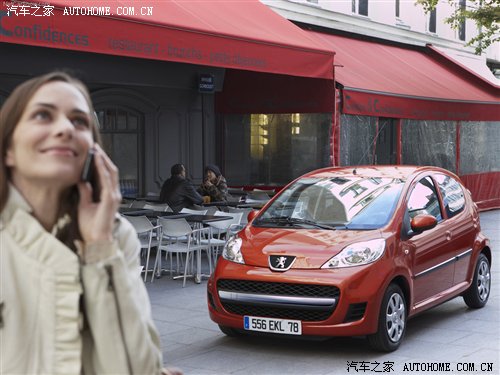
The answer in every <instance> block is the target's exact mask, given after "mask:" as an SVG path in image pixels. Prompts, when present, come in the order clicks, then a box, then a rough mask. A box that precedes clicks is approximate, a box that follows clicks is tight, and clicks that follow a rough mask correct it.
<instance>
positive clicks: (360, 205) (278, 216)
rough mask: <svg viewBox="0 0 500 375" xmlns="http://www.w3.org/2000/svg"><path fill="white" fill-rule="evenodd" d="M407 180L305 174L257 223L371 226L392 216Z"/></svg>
mask: <svg viewBox="0 0 500 375" xmlns="http://www.w3.org/2000/svg"><path fill="white" fill-rule="evenodd" d="M403 185H404V181H403V180H402V179H396V178H387V177H362V176H355V175H353V176H339V177H331V176H330V177H314V178H310V177H308V178H301V179H299V180H297V181H295V182H294V183H293V184H292V185H290V186H289V187H288V188H287V189H286V190H284V191H283V192H282V193H281V194H280V195H279V197H277V199H276V200H275V201H273V202H272V204H271V205H270V206H269V207H267V209H266V210H265V211H263V212H262V213H261V214H260V215H259V218H258V219H257V220H255V221H254V225H257V226H265V227H276V226H300V227H304V226H305V227H316V228H322V229H356V230H369V229H378V228H381V227H383V226H384V225H386V224H387V223H388V222H389V219H390V218H391V217H392V214H393V212H394V209H395V206H396V203H397V201H398V199H399V196H400V194H401V190H402V188H403Z"/></svg>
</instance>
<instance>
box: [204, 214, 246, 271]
mask: <svg viewBox="0 0 500 375" xmlns="http://www.w3.org/2000/svg"><path fill="white" fill-rule="evenodd" d="M242 215H243V213H242V212H235V213H229V212H222V211H217V212H215V213H214V216H231V219H227V220H221V221H214V222H211V223H208V224H207V225H208V227H209V228H210V233H209V236H210V237H209V238H206V239H203V240H202V243H206V244H207V245H210V253H211V254H210V253H208V252H207V256H210V255H211V256H212V258H213V264H214V267H215V264H216V263H217V258H218V257H219V248H222V247H224V245H225V244H226V241H227V239H228V238H229V230H230V229H231V228H232V227H235V226H238V225H240V223H241V217H242ZM211 263H212V262H210V261H209V266H210V273H212V267H211Z"/></svg>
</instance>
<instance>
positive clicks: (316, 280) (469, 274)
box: [208, 166, 491, 351]
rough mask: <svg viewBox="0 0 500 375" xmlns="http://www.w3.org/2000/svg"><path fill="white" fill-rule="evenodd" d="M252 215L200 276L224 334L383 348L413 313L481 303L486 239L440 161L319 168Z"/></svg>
mask: <svg viewBox="0 0 500 375" xmlns="http://www.w3.org/2000/svg"><path fill="white" fill-rule="evenodd" d="M255 212H256V211H255ZM255 212H254V213H251V214H250V215H249V223H248V225H247V226H246V227H245V228H244V229H243V230H241V231H240V232H239V233H237V234H235V235H234V236H232V237H231V238H230V239H229V240H228V242H227V244H226V246H225V247H224V250H223V254H222V256H221V257H220V259H219V261H218V263H217V267H216V270H215V271H214V273H213V274H212V276H211V278H210V279H209V282H208V309H209V312H210V317H211V319H212V320H213V321H214V322H215V323H217V324H218V325H219V327H220V329H221V330H222V332H224V333H225V334H227V335H238V334H241V333H244V332H252V331H253V332H266V333H274V334H277V335H308V336H311V335H312V336H357V335H363V336H364V335H366V336H367V338H368V340H369V343H370V344H371V345H372V347H374V348H375V349H378V350H382V351H393V350H396V349H397V348H398V346H399V345H400V343H401V341H402V339H403V337H404V333H405V329H406V324H407V320H408V318H411V317H412V316H414V315H415V314H417V313H419V312H422V311H424V310H426V309H429V308H431V307H434V306H436V305H438V304H440V303H443V302H445V301H447V300H449V299H451V298H453V297H457V296H462V297H463V299H464V301H465V303H466V304H467V305H468V306H469V307H471V308H480V307H483V306H484V305H485V304H486V302H487V301H488V297H489V294H490V285H491V283H490V264H491V249H490V247H489V240H488V239H487V238H486V237H485V236H484V235H483V234H482V233H481V228H480V223H479V215H478V211H477V207H476V205H475V203H474V202H473V201H472V199H471V196H470V193H469V191H468V190H467V189H465V188H464V187H463V185H462V184H461V183H460V180H459V178H458V177H457V176H455V175H454V174H452V173H451V172H449V171H446V170H444V169H440V168H435V167H413V166H364V167H355V168H354V167H349V168H347V167H343V168H325V169H320V170H316V171H313V172H310V173H308V174H306V175H304V176H302V177H300V178H298V179H296V180H295V181H293V182H292V183H290V184H289V185H288V186H286V187H285V188H284V189H283V190H282V191H281V192H280V193H279V194H278V195H276V196H275V197H274V198H273V199H272V200H271V201H270V202H269V203H268V204H267V205H266V206H265V207H264V208H262V210H260V211H259V212H256V213H255Z"/></svg>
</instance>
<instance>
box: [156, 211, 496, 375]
mask: <svg viewBox="0 0 500 375" xmlns="http://www.w3.org/2000/svg"><path fill="white" fill-rule="evenodd" d="M481 225H482V229H483V231H484V232H485V233H486V235H488V236H489V237H490V240H491V247H492V250H493V265H492V288H491V295H490V299H489V302H488V304H487V305H486V307H484V308H483V309H480V310H471V309H468V308H467V306H466V305H465V303H464V302H463V300H462V298H461V297H460V298H455V299H454V300H452V301H449V302H447V303H445V304H443V305H441V306H438V307H436V308H434V309H432V310H431V311H428V312H426V313H423V314H422V315H420V316H418V317H416V318H414V319H412V320H410V321H409V323H408V329H407V333H406V338H405V340H404V341H403V343H402V345H401V347H400V348H399V349H398V350H397V351H396V352H393V353H390V354H380V353H377V352H373V351H372V350H371V349H370V347H369V346H368V344H367V343H366V342H365V340H364V339H362V338H334V339H329V340H326V341H305V340H291V339H286V340H285V339H279V338H268V337H244V338H240V339H235V338H229V337H226V336H225V335H223V334H222V333H221V332H220V331H219V329H218V327H217V325H216V324H214V323H213V322H212V321H211V320H210V318H209V317H208V312H207V307H206V280H203V282H202V283H201V284H200V285H197V284H194V283H193V281H192V280H188V281H187V283H186V287H185V288H182V281H181V280H171V279H170V277H169V276H168V275H165V276H163V277H162V278H161V279H157V280H155V281H154V283H153V284H151V283H150V282H149V281H148V283H147V289H148V291H149V294H150V297H151V303H152V306H153V316H154V319H155V322H156V324H157V327H158V329H159V331H160V334H161V339H162V344H163V354H164V359H165V363H166V364H167V365H173V366H177V367H180V368H181V369H183V371H184V373H185V374H186V375H198V374H200V375H201V374H214V375H215V374H217V375H224V374H311V375H312V374H357V373H364V374H371V373H378V372H385V373H392V374H448V375H449V374H500V293H499V289H500V282H499V279H500V266H499V265H500V256H499V255H498V254H499V251H500V210H495V211H489V212H484V213H482V214H481ZM448 363H449V369H450V371H442V370H444V367H443V366H446V365H447V364H448ZM489 364H490V365H489ZM348 365H350V367H349V366H348ZM412 365H413V367H412ZM416 366H418V367H416ZM490 366H491V367H490ZM422 367H424V369H429V370H430V371H420V370H421V368H422ZM440 367H441V368H440ZM469 370H473V371H469ZM488 370H489V371H488Z"/></svg>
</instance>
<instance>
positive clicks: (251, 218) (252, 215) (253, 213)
mask: <svg viewBox="0 0 500 375" xmlns="http://www.w3.org/2000/svg"><path fill="white" fill-rule="evenodd" d="M258 214H259V210H252V211H250V212H249V213H248V216H247V219H248V222H250V221H252V220H253V219H254V218H255V216H257V215H258Z"/></svg>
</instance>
